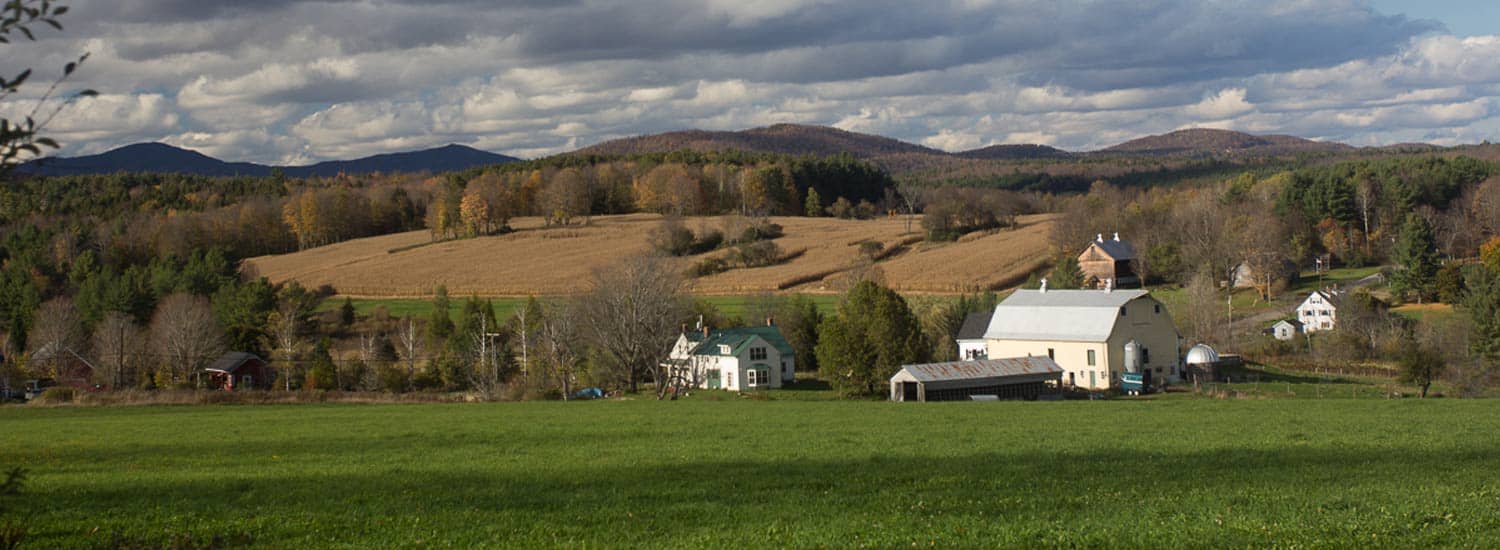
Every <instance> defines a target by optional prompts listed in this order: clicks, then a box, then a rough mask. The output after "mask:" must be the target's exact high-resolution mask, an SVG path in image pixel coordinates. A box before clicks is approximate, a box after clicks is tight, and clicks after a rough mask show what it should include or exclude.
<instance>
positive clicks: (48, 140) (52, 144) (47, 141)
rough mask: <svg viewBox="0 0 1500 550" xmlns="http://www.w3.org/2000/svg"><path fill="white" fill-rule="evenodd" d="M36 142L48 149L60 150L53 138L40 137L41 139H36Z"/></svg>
mask: <svg viewBox="0 0 1500 550" xmlns="http://www.w3.org/2000/svg"><path fill="white" fill-rule="evenodd" d="M36 142H37V143H40V144H42V145H46V146H48V147H51V148H53V149H58V148H59V147H58V145H57V141H55V140H53V139H52V138H45V137H39V138H36Z"/></svg>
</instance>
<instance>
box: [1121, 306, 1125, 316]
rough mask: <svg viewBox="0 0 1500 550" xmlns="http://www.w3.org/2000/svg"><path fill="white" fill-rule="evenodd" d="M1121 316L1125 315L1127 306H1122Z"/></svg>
mask: <svg viewBox="0 0 1500 550" xmlns="http://www.w3.org/2000/svg"><path fill="white" fill-rule="evenodd" d="M1120 316H1121V317H1124V316H1125V306H1120Z"/></svg>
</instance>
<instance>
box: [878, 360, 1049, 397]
mask: <svg viewBox="0 0 1500 550" xmlns="http://www.w3.org/2000/svg"><path fill="white" fill-rule="evenodd" d="M1062 376H1063V369H1062V367H1060V366H1058V365H1057V362H1055V361H1053V360H1052V359H1050V358H1047V357H1007V358H1003V359H974V360H970V361H950V362H946V363H922V364H916V365H902V366H901V370H899V371H897V372H896V375H895V376H892V377H891V401H968V400H971V399H974V397H975V396H981V395H982V396H993V397H994V398H997V399H1026V400H1035V399H1039V398H1042V397H1044V396H1053V395H1057V394H1058V393H1059V392H1060V391H1061V388H1062Z"/></svg>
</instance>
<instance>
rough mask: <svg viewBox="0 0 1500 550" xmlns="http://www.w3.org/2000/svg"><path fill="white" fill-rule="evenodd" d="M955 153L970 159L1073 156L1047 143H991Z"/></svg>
mask: <svg viewBox="0 0 1500 550" xmlns="http://www.w3.org/2000/svg"><path fill="white" fill-rule="evenodd" d="M955 155H957V156H960V157H963V158H970V159H991V160H996V159H999V160H1012V159H1062V158H1072V157H1073V156H1074V154H1073V153H1069V152H1067V151H1064V150H1062V149H1058V148H1056V147H1049V146H1046V145H1029V144H1028V145H991V146H989V147H983V148H979V149H972V150H969V151H963V152H961V153H955Z"/></svg>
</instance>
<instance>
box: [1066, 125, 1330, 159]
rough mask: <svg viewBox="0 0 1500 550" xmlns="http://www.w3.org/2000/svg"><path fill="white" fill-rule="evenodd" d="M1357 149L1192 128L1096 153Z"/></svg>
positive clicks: (1257, 153) (1229, 153)
mask: <svg viewBox="0 0 1500 550" xmlns="http://www.w3.org/2000/svg"><path fill="white" fill-rule="evenodd" d="M1352 150H1354V147H1351V146H1349V145H1345V144H1342V143H1334V142H1328V141H1313V140H1310V139H1303V138H1299V137H1295V136H1283V135H1264V136H1257V135H1254V134H1247V133H1244V132H1235V131H1232V130H1215V129H1211V128H1190V129H1187V130H1178V131H1175V132H1170V133H1166V134H1161V135H1156V136H1147V137H1143V138H1139V139H1133V140H1130V141H1127V142H1125V143H1121V144H1119V145H1115V146H1113V147H1106V148H1104V149H1102V150H1099V151H1096V152H1095V153H1098V154H1127V155H1152V156H1230V157H1250V156H1279V155H1291V154H1296V153H1303V152H1335V153H1336V152H1342V151H1352Z"/></svg>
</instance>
